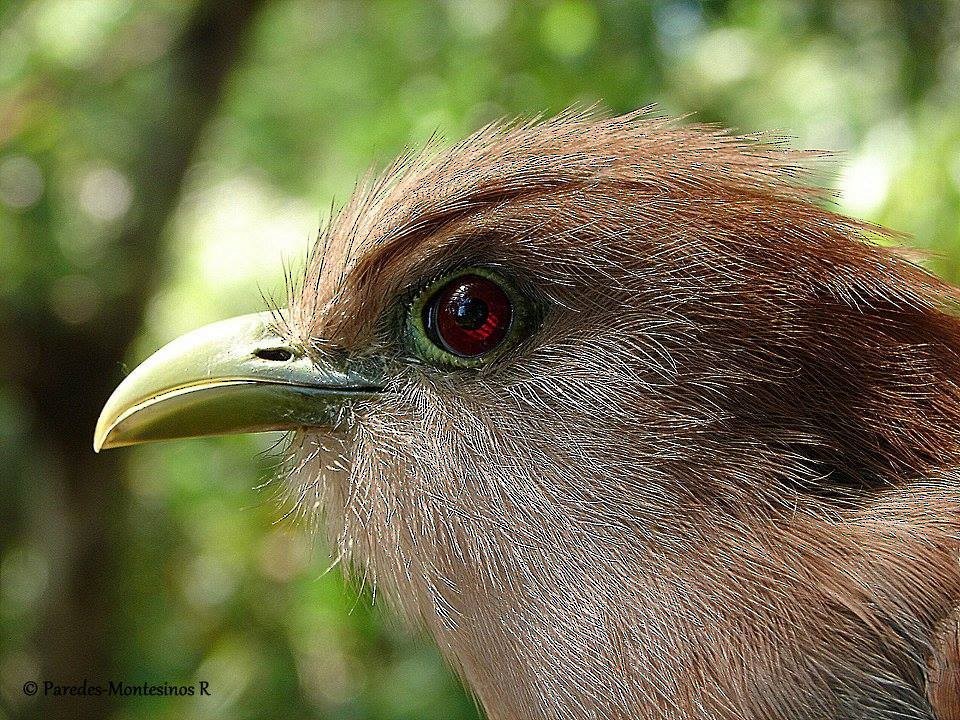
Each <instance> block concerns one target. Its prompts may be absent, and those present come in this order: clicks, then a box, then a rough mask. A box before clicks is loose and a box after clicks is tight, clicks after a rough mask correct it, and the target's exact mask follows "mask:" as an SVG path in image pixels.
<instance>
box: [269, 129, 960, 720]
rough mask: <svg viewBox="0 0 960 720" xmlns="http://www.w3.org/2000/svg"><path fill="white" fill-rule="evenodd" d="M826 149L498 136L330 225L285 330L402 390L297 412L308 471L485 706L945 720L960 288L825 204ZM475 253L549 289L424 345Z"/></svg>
mask: <svg viewBox="0 0 960 720" xmlns="http://www.w3.org/2000/svg"><path fill="white" fill-rule="evenodd" d="M811 157H815V156H814V155H811V154H807V153H799V152H795V151H791V150H788V149H786V148H785V147H783V146H782V145H781V144H779V143H777V142H769V141H765V140H763V139H758V138H744V137H736V136H733V135H731V134H728V133H726V132H724V131H722V130H719V129H716V128H713V127H708V126H684V125H682V124H678V123H676V122H673V121H670V120H664V119H660V118H655V117H651V116H649V114H646V113H644V112H638V113H634V114H630V115H627V116H623V117H616V118H602V117H596V116H592V115H590V114H577V113H567V114H564V115H561V116H559V117H557V118H553V119H550V120H545V121H537V122H529V123H513V124H507V125H492V126H489V127H487V128H484V129H483V130H481V131H479V132H478V133H476V134H475V135H473V136H471V137H470V138H468V139H466V140H464V141H462V142H460V143H458V144H456V145H454V146H453V147H452V148H449V149H447V150H440V149H438V148H436V147H430V148H428V149H427V150H426V151H424V152H421V153H413V154H410V155H408V156H406V157H404V158H401V159H400V160H399V161H397V163H395V164H394V165H393V166H392V167H390V168H389V169H388V170H387V171H386V173H384V174H383V175H382V176H381V177H379V178H377V179H369V180H366V181H364V182H363V183H361V186H360V187H359V188H358V190H357V192H356V194H355V195H354V197H353V198H352V199H351V200H350V201H349V202H348V203H347V205H346V206H345V207H344V208H343V209H342V210H341V211H340V213H339V214H338V215H337V216H336V217H335V218H334V219H333V220H332V221H331V223H330V225H329V226H328V227H327V228H326V229H325V230H324V231H323V232H322V234H321V237H320V238H319V239H318V241H317V244H316V247H315V249H314V251H313V252H312V254H311V256H310V259H309V263H308V267H307V271H306V273H305V276H304V278H303V281H302V282H301V283H299V284H298V285H297V286H296V287H294V288H292V289H291V296H290V309H289V312H288V314H287V316H286V317H285V318H284V322H285V324H286V328H285V329H286V332H287V333H288V334H289V336H290V339H291V342H296V343H300V344H301V345H302V346H304V347H306V348H309V349H310V351H311V352H316V353H324V354H325V355H327V356H330V355H331V354H333V355H336V356H339V357H342V358H343V362H345V363H351V362H365V361H368V360H370V359H371V358H374V357H375V358H377V361H378V362H381V363H384V364H385V366H386V367H387V368H388V370H389V372H388V373H387V375H388V376H389V377H391V378H392V380H391V381H390V383H389V386H388V388H387V392H385V393H383V394H382V395H380V396H378V397H377V398H376V399H374V400H370V401H365V402H359V403H357V404H354V405H352V406H351V407H349V408H347V409H345V410H344V411H343V414H342V416H341V418H340V419H339V422H338V423H337V427H336V428H335V429H334V430H333V431H330V432H321V431H316V430H303V431H299V432H298V433H297V434H296V436H295V437H294V438H293V440H292V443H291V447H290V450H289V459H288V462H287V471H288V473H287V474H288V476H289V478H288V480H287V486H288V489H289V492H290V494H291V497H292V499H293V502H294V503H295V506H296V509H297V511H298V512H300V513H301V514H303V515H304V516H305V517H307V518H308V519H310V520H311V522H315V523H316V525H317V527H318V528H319V529H320V530H321V531H322V532H323V533H324V534H325V536H326V537H327V539H328V541H329V542H330V543H331V544H332V545H333V547H334V548H335V549H336V551H337V552H338V553H340V554H341V555H342V557H343V558H345V559H346V560H347V561H348V564H349V565H350V566H351V567H353V568H354V569H355V570H356V571H357V572H358V573H359V574H360V575H361V576H362V577H363V578H364V580H365V581H366V582H370V583H373V584H375V586H376V588H377V589H378V592H379V593H382V594H383V595H385V596H386V597H387V598H388V600H389V601H390V603H391V604H392V605H393V606H394V607H395V608H397V609H398V610H399V611H400V612H401V613H402V614H403V616H404V617H406V618H407V619H408V620H409V621H411V622H415V623H418V624H421V625H422V626H424V627H425V628H426V629H427V630H428V631H429V632H430V633H431V634H432V635H433V636H434V638H435V639H436V641H437V643H438V645H439V647H440V649H441V651H442V652H443V654H444V655H445V656H446V657H447V659H448V660H449V661H450V662H451V664H452V665H453V666H454V667H455V668H456V669H457V670H458V671H459V672H460V673H461V674H462V676H463V678H464V680H465V681H466V683H467V685H468V686H469V687H470V688H471V689H472V691H473V692H474V693H476V695H477V697H478V698H479V700H480V702H481V704H482V706H483V708H484V709H485V711H486V713H487V715H488V717H489V718H491V720H508V719H509V720H547V719H549V720H561V719H562V720H581V719H584V720H585V719H586V718H605V719H607V718H609V719H621V718H622V719H624V720H626V719H627V718H631V719H641V718H642V719H644V720H648V719H649V720H653V719H654V718H656V719H663V720H667V719H675V720H689V719H692V718H704V719H706V718H721V719H731V720H732V719H740V718H743V719H750V720H753V719H758V720H759V719H761V718H790V719H800V718H803V719H809V720H824V719H827V718H830V719H837V720H839V719H845V718H849V719H853V718H869V719H873V720H892V719H893V718H911V719H920V718H935V717H937V718H940V720H946V719H949V718H957V717H960V708H958V706H957V700H956V692H955V691H956V685H957V681H956V677H957V672H958V671H957V665H956V652H952V651H951V650H950V648H951V647H953V648H955V647H956V642H957V640H956V637H957V636H956V632H955V628H956V622H957V618H956V615H955V609H956V607H957V606H958V604H960V565H958V526H960V525H958V523H960V515H958V508H960V505H958V501H960V492H958V490H960V484H958V479H957V474H956V466H957V464H958V461H960V442H958V434H957V427H958V420H960V384H958V382H960V354H958V351H960V322H958V320H957V318H956V317H955V315H954V307H955V305H956V303H957V299H958V295H957V292H956V291H955V290H954V289H953V288H951V287H949V286H948V285H946V284H944V283H942V282H941V281H939V280H937V279H936V278H934V277H933V276H932V275H930V274H928V273H927V272H926V271H924V270H922V269H921V268H919V267H917V266H916V265H914V264H912V263H911V262H909V261H908V260H907V259H905V257H904V256H903V255H902V254H901V253H898V252H897V251H896V250H894V249H891V248H888V247H882V246H880V245H877V244H875V243H873V242H871V241H870V240H871V238H872V237H875V236H877V235H881V234H882V231H881V230H880V229H879V228H875V227H872V226H868V225H866V224H864V223H860V222H857V221H854V220H851V219H848V218H845V217H842V216H840V215H838V214H836V213H834V212H831V211H829V210H826V209H823V207H821V205H822V204H823V203H822V202H821V201H822V200H823V199H824V197H823V195H822V193H821V192H820V191H818V190H816V189H811V188H809V187H807V186H806V185H805V184H804V182H805V180H804V177H805V175H804V171H803V168H804V167H805V166H806V165H808V160H809V159H810V158H811ZM476 265H483V266H488V267H492V268H496V269H497V271H498V272H500V273H502V274H503V275H504V276H505V277H509V278H511V279H512V281H514V282H515V283H516V284H517V286H518V287H520V288H521V289H522V291H523V293H525V294H526V295H527V296H529V297H530V298H532V299H533V300H535V301H536V303H537V305H538V307H542V308H544V311H543V312H542V314H541V315H540V316H538V319H537V323H536V324H535V327H533V328H532V329H531V332H529V333H528V335H527V337H525V338H524V339H523V340H522V342H519V343H518V344H517V345H516V346H515V347H511V348H510V350H509V352H506V353H503V354H502V355H499V356H497V357H496V358H495V359H493V360H492V361H491V362H489V363H484V364H483V365H482V366H481V367H479V368H468V369H457V368H450V367H438V366H435V365H432V364H431V363H429V362H424V361H423V360H422V359H421V358H418V357H416V356H415V354H413V353H411V352H410V350H409V348H408V347H407V346H406V345H405V344H404V342H403V338H402V333H400V332H399V331H398V322H397V318H398V317H402V316H403V313H404V312H406V311H407V308H408V307H409V304H410V302H411V298H414V297H416V293H417V292H418V291H419V290H420V289H421V288H423V287H424V286H426V285H427V284H428V283H430V282H431V281H433V280H435V279H436V278H438V277H442V276H444V275H445V274H448V273H450V272H453V271H455V270H457V269H458V268H463V267H470V266H476ZM321 513H322V515H321ZM951 643H952V645H951ZM951 713H952V714H951Z"/></svg>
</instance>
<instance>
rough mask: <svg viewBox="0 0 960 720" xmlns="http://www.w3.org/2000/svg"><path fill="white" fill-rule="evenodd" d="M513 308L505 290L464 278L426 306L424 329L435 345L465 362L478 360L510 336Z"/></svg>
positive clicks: (476, 277) (481, 279)
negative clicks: (469, 359) (508, 333)
mask: <svg viewBox="0 0 960 720" xmlns="http://www.w3.org/2000/svg"><path fill="white" fill-rule="evenodd" d="M512 318H513V307H512V305H511V303H510V298H509V297H507V294H506V293H505V292H504V291H503V289H502V288H501V287H500V286H499V285H497V284H496V283H495V282H494V281H493V280H490V279H489V278H485V277H481V276H480V275H473V274H467V275H461V276H459V277H457V278H455V279H453V280H451V281H450V282H448V283H447V284H446V285H444V286H443V287H442V288H440V290H439V291H437V292H436V293H435V294H434V295H433V296H432V297H431V298H430V299H429V300H428V301H427V304H426V305H424V308H423V327H424V329H425V330H426V331H427V336H428V337H429V338H430V339H431V340H433V342H434V343H435V344H437V345H438V346H440V347H441V348H443V349H444V350H446V351H447V352H449V353H452V354H454V355H457V356H458V357H462V358H475V357H480V356H481V355H484V354H486V353H488V352H490V351H491V350H493V349H494V348H495V347H497V346H498V345H499V344H500V343H501V342H503V339H504V338H505V337H506V336H507V332H508V331H509V329H510V321H511V320H512Z"/></svg>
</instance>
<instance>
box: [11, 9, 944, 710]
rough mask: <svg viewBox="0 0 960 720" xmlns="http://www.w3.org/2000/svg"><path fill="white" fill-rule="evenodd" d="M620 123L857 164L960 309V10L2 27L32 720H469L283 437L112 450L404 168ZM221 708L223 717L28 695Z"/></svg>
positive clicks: (193, 13) (14, 662)
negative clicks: (209, 329) (581, 111)
mask: <svg viewBox="0 0 960 720" xmlns="http://www.w3.org/2000/svg"><path fill="white" fill-rule="evenodd" d="M595 101H601V102H602V103H603V104H604V105H605V106H606V107H608V108H609V109H611V110H613V111H616V112H620V111H626V110H631V109H634V108H636V107H639V106H643V105H647V104H649V103H653V102H656V103H658V104H659V108H660V111H661V112H664V113H669V114H684V113H694V118H695V119H697V120H701V121H710V122H717V123H722V124H724V125H727V126H731V127H734V128H736V129H738V130H740V131H743V132H752V131H755V130H768V131H774V132H775V133H777V134H780V135H785V136H790V137H792V138H793V140H791V142H792V144H794V145H795V146H797V147H807V148H822V149H828V150H834V151H838V152H840V153H842V155H841V157H840V158H839V159H838V160H837V161H836V163H835V171H834V172H832V173H830V174H828V175H827V177H826V180H825V182H827V183H828V184H829V185H830V186H831V188H832V189H834V190H835V191H836V197H837V203H838V204H839V206H840V208H841V209H842V210H843V211H844V212H847V213H850V214H853V215H856V216H859V217H862V218H866V219H869V220H873V221H878V222H881V223H884V224H886V225H888V226H890V227H892V228H894V229H896V230H900V231H904V232H907V233H910V234H912V235H913V237H914V239H913V240H912V242H913V244H915V245H916V246H918V247H920V248H923V249H926V250H928V251H930V252H931V256H932V260H931V261H930V265H931V267H932V268H933V269H934V270H936V271H937V272H939V273H940V274H943V275H945V276H946V277H948V278H950V279H952V280H954V281H957V280H960V3H956V2H933V1H923V0H921V1H919V2H904V3H897V2H880V1H868V0H852V1H847V2H842V3H836V2H829V1H827V0H824V1H822V2H801V1H799V0H795V1H790V0H773V1H771V0H734V1H731V2H709V3H707V2H704V3H698V2H694V1H692V0H677V1H671V2H627V1H626V0H609V1H607V2H597V3H594V2H586V1H585V0H550V1H547V0H537V1H535V2H508V1H506V0H449V1H444V2H442V1H440V0H437V1H436V2H355V1H349V0H343V1H341V2H333V1H326V0H322V1H317V2H310V1H306V0H270V1H267V0H260V1H250V2H229V1H227V0H199V1H197V0H191V1H186V0H137V1H136V2H134V0H29V1H25V2H24V1H19V0H6V1H5V2H3V3H0V483H2V485H0V488H2V493H3V494H2V502H0V720H5V719H6V718H21V717H22V718H37V717H42V718H60V717H64V718H66V717H69V718H80V719H86V718H98V719H99V718H111V719H116V720H121V719H123V720H134V719H136V720H141V719H143V720H146V719H159V718H230V719H243V718H280V717H282V718H351V719H357V720H360V719H368V718H369V719H378V720H387V719H399V718H426V719H429V718H438V719H440V718H443V719H444V720H452V719H456V718H475V717H477V714H476V710H475V709H474V705H473V702H472V701H471V700H470V699H469V698H468V697H467V696H466V695H465V694H464V693H463V691H462V690H461V689H460V687H459V685H458V683H457V681H456V680H455V679H454V678H453V677H452V676H451V674H450V673H449V672H448V671H447V670H446V669H445V668H444V666H443V664H442V663H441V661H440V660H439V658H438V655H437V653H436V652H435V651H434V650H433V649H432V647H431V645H430V644H429V642H427V641H425V640H424V639H422V638H419V637H417V636H416V635H415V634H411V633H410V632H408V631H406V630H404V629H402V628H400V627H399V626H398V625H397V624H396V623H395V622H393V621H392V620H391V619H390V615H389V611H387V610H384V609H382V608H380V607H379V603H377V604H376V605H374V606H373V607H371V602H370V600H371V599H370V598H369V597H368V595H369V593H368V592H366V591H365V592H363V593H362V594H361V595H360V596H359V599H358V590H359V589H358V588H356V587H353V586H351V585H350V584H348V583H345V582H344V581H343V579H342V578H341V576H340V573H339V571H333V572H330V573H328V574H324V571H325V569H326V568H327V567H328V566H329V565H330V558H329V555H328V553H327V551H326V549H325V548H323V547H317V546H316V545H315V544H314V543H313V542H312V541H311V540H309V539H308V538H307V537H306V536H305V534H304V532H303V531H302V530H301V528H298V527H297V526H296V525H294V524H292V523H290V522H277V520H278V518H279V517H280V515H281V512H280V511H279V510H278V507H277V503H276V501H275V499H274V496H273V494H272V493H271V492H270V490H269V488H268V489H266V490H262V489H261V490H257V489H255V487H256V486H258V485H259V484H260V483H261V482H262V481H263V479H264V478H267V477H269V476H270V475H271V472H272V467H271V464H272V460H271V457H270V455H269V453H264V451H265V450H267V449H268V448H269V446H270V445H271V444H272V443H273V441H274V440H275V439H276V438H275V437H269V436H254V437H234V438H222V439H209V440H197V441H189V442H172V443H167V444H160V445H154V446H146V447H143V448H135V449H130V450H123V451H113V452H110V453H106V454H103V455H100V456H97V455H94V454H93V452H92V449H91V441H92V435H93V427H94V423H95V419H96V417H97V414H98V412H99V409H100V407H101V405H102V403H103V402H104V400H105V399H106V398H107V396H108V395H109V393H110V391H111V390H112V388H113V387H114V386H115V385H116V384H117V383H118V382H119V380H120V379H121V378H122V377H123V374H124V372H125V369H128V368H130V367H131V366H132V364H134V363H136V362H137V361H139V360H140V359H142V358H143V357H144V356H145V355H146V354H147V353H148V352H149V351H151V350H152V349H154V348H155V347H157V346H158V345H160V344H161V343H163V342H165V341H167V340H169V339H170V338H172V337H173V336H175V335H177V334H179V333H180V332H182V331H185V330H187V329H190V328H193V327H195V326H197V325H199V324H201V323H205V322H208V321H212V320H215V319H218V318H222V317H227V316H230V315H234V314H237V313H243V312H253V311H257V310H260V309H263V308H264V302H263V300H262V299H261V292H263V293H266V294H271V293H276V292H278V291H279V290H280V289H281V288H282V284H283V283H282V273H283V270H282V268H283V263H284V262H287V263H289V264H292V265H294V266H296V265H297V264H298V263H299V262H301V259H302V257H303V255H304V253H305V251H306V249H307V247H308V245H309V243H310V240H311V238H312V237H313V235H314V233H315V231H316V228H317V227H318V225H319V224H320V223H321V222H322V221H323V219H324V218H326V217H327V216H328V214H329V212H330V210H329V209H330V208H331V207H335V206H336V204H337V203H340V202H342V201H343V200H344V199H345V198H346V196H347V195H348V193H349V192H350V189H351V186H352V185H353V183H354V181H355V180H356V178H357V177H358V176H359V175H360V174H361V173H362V172H363V171H364V170H366V169H367V168H368V167H369V166H370V165H371V164H379V165H382V164H383V163H385V162H386V161H388V160H389V159H390V158H391V157H392V156H393V155H395V154H396V153H398V152H399V151H401V150H402V149H404V148H405V147H407V146H410V145H418V144H421V143H423V142H424V141H425V140H426V139H427V138H428V137H429V136H430V135H431V133H433V132H434V131H435V130H438V129H439V130H440V131H441V133H442V134H443V135H444V136H445V137H446V138H448V139H449V140H455V139H457V138H459V137H460V136H462V135H463V134H465V133H468V132H470V131H471V130H474V129H476V128H477V127H478V126H480V125H481V124H482V123H485V122H487V121H490V120H492V119H495V118H498V117H501V116H512V115H516V114H526V115H529V114H535V113H541V112H545V113H554V112H557V111H560V110H562V109H564V108H565V107H567V106H569V105H571V104H575V103H579V104H591V103H593V102H595ZM84 678H86V679H87V680H89V681H90V682H92V683H104V682H106V681H107V680H110V679H114V680H124V681H126V682H128V683H131V684H137V683H142V682H144V681H146V682H148V683H154V684H159V683H163V682H167V683H170V684H173V685H178V684H191V683H195V682H197V681H199V680H204V681H208V682H209V683H210V686H211V690H212V693H213V695H212V697H209V698H198V697H193V698H189V697H187V698H137V697H129V698H110V697H100V698H91V697H88V698H64V699H52V698H47V699H43V698H42V697H28V696H26V695H25V694H24V692H23V690H22V688H23V684H24V682H26V681H29V680H35V681H39V682H42V681H43V680H45V679H46V680H52V681H56V682H59V683H80V682H82V681H83V680H84Z"/></svg>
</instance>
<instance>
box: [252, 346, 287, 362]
mask: <svg viewBox="0 0 960 720" xmlns="http://www.w3.org/2000/svg"><path fill="white" fill-rule="evenodd" d="M253 354H254V355H256V356H257V357H258V358H260V359H261V360H270V361H271V362H286V361H287V360H290V359H292V358H293V353H292V352H291V351H290V350H288V349H287V348H284V347H273V348H260V349H259V350H257V351H256V352H254V353H253Z"/></svg>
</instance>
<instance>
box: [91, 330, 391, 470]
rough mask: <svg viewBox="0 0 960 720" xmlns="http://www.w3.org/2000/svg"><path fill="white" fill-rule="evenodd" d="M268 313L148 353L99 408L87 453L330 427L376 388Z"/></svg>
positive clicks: (371, 377) (375, 382) (371, 379)
mask: <svg viewBox="0 0 960 720" xmlns="http://www.w3.org/2000/svg"><path fill="white" fill-rule="evenodd" d="M274 321H275V317H274V315H273V314H272V313H269V312H265V313H257V314H253V315H242V316H240V317H236V318H232V319H230V320H223V321H221V322H217V323H213V324H211V325H207V326H205V327H202V328H199V329H198V330H194V331H193V332H190V333H187V334H186V335H183V336H182V337H180V338H178V339H176V340H174V341H173V342H171V343H170V344H168V345H166V346H164V347H163V348H161V349H160V350H158V351H157V352H156V353H154V354H153V355H151V356H150V357H149V358H147V359H146V360H145V361H144V362H143V363H142V364H141V365H140V366H138V367H137V368H136V369H135V370H134V371H133V372H132V373H130V375H129V376H127V378H126V379H125V380H124V381H123V382H122V383H120V385H119V387H117V389H116V390H114V392H113V394H112V395H111V396H110V399H109V400H107V404H106V405H105V406H104V408H103V410H102V411H101V413H100V419H99V420H98V421H97V429H96V432H95V434H94V437H93V449H94V450H95V451H97V452H99V451H100V450H101V449H103V448H113V447H121V446H123V445H135V444H137V443H144V442H151V441H153V440H169V439H173V438H187V437H199V436H202V435H224V434H228V433H248V432H264V431H268V430H291V429H294V428H298V427H312V426H316V427H329V426H331V425H332V424H334V423H335V421H336V418H337V415H338V413H339V412H340V411H342V409H343V406H344V405H345V403H347V402H348V401H350V400H352V399H359V398H369V397H371V396H372V395H375V394H376V393H377V392H379V391H380V390H381V389H382V387H381V386H380V384H379V378H377V377H376V373H375V372H372V371H366V372H364V371H360V370H358V369H356V368H348V367H346V366H345V365H344V363H342V362H337V361H335V360H334V359H333V358H330V359H329V360H328V359H325V358H321V359H320V360H319V361H318V360H317V358H316V357H312V358H311V357H310V356H308V355H307V354H305V353H304V352H302V351H301V350H298V349H297V348H295V347H293V346H291V345H290V344H289V343H288V342H287V341H285V340H284V338H283V337H282V336H281V335H280V334H279V333H278V332H277V331H276V328H275V325H274Z"/></svg>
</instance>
